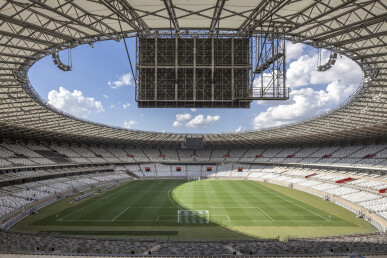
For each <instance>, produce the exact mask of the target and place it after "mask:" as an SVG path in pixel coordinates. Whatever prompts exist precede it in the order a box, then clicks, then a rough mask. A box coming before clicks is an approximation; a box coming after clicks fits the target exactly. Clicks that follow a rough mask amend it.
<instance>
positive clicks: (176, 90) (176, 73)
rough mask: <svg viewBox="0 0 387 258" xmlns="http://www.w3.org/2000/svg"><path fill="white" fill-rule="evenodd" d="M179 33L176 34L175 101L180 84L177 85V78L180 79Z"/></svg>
mask: <svg viewBox="0 0 387 258" xmlns="http://www.w3.org/2000/svg"><path fill="white" fill-rule="evenodd" d="M178 43H179V42H178V35H177V33H176V36H175V101H177V95H178V85H177V80H178V69H177V66H178V45H179V44H178Z"/></svg>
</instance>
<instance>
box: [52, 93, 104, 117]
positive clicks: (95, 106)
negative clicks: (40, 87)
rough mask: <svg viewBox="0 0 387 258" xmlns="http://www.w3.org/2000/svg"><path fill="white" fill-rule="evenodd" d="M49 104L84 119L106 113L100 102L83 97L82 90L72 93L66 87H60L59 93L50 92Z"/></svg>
mask: <svg viewBox="0 0 387 258" xmlns="http://www.w3.org/2000/svg"><path fill="white" fill-rule="evenodd" d="M48 103H49V104H51V105H53V106H54V107H56V108H58V109H60V110H63V111H65V112H67V113H69V114H72V115H74V116H78V117H82V118H87V117H88V116H89V115H91V114H95V113H100V112H104V111H105V109H104V108H103V106H102V103H101V102H100V101H97V100H95V99H94V98H91V97H85V96H83V93H82V91H80V90H74V91H73V92H71V91H69V90H67V89H66V88H64V87H59V91H57V90H52V91H50V92H49V93H48Z"/></svg>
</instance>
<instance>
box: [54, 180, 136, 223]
mask: <svg viewBox="0 0 387 258" xmlns="http://www.w3.org/2000/svg"><path fill="white" fill-rule="evenodd" d="M138 182H140V181H135V182H134V183H131V184H129V187H131V186H133V185H135V184H136V183H138ZM123 189H125V188H124V187H123V188H121V189H120V190H118V191H117V192H114V193H110V194H109V195H104V196H101V197H99V198H98V200H96V201H95V202H92V203H90V204H89V205H86V206H85V207H82V208H80V209H77V210H75V211H73V212H71V213H69V214H66V215H64V216H63V217H61V218H59V219H57V220H56V221H64V220H63V219H64V218H66V217H68V216H70V215H73V214H75V213H77V212H79V211H81V210H84V209H86V208H88V207H89V206H91V205H93V204H95V203H97V202H99V201H101V200H103V199H104V198H106V196H109V197H110V196H111V195H113V194H117V193H120V192H125V191H123ZM66 221H69V220H66Z"/></svg>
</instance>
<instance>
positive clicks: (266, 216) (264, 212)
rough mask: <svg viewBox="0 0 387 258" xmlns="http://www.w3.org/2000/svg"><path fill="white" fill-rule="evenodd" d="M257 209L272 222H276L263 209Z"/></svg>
mask: <svg viewBox="0 0 387 258" xmlns="http://www.w3.org/2000/svg"><path fill="white" fill-rule="evenodd" d="M257 209H259V210H260V211H261V212H262V213H263V214H265V215H266V217H268V218H269V219H271V220H272V221H275V220H274V219H273V218H272V217H270V215H269V214H267V213H266V212H265V211H264V210H262V209H261V208H259V207H257Z"/></svg>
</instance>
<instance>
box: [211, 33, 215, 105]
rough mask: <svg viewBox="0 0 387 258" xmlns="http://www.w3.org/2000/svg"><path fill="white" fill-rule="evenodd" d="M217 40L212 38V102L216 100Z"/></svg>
mask: <svg viewBox="0 0 387 258" xmlns="http://www.w3.org/2000/svg"><path fill="white" fill-rule="evenodd" d="M214 43H215V40H214V35H212V36H211V100H214V99H215V44H214Z"/></svg>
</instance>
